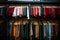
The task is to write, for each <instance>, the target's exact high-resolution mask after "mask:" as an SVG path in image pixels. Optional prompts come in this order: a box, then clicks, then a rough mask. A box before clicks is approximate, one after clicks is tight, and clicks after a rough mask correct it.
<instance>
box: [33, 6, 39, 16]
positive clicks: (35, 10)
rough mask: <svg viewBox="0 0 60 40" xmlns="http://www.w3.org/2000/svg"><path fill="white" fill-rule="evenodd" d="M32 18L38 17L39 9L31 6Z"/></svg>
mask: <svg viewBox="0 0 60 40" xmlns="http://www.w3.org/2000/svg"><path fill="white" fill-rule="evenodd" d="M33 16H35V17H37V16H39V7H38V6H33Z"/></svg>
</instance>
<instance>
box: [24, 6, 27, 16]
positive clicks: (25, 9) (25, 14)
mask: <svg viewBox="0 0 60 40" xmlns="http://www.w3.org/2000/svg"><path fill="white" fill-rule="evenodd" d="M23 16H25V17H27V7H24V8H23Z"/></svg>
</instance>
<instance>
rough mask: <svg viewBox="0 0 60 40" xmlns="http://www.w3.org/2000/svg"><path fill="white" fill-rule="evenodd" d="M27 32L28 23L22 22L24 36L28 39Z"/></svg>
mask: <svg viewBox="0 0 60 40" xmlns="http://www.w3.org/2000/svg"><path fill="white" fill-rule="evenodd" d="M28 32H29V30H28V24H27V23H26V24H24V37H25V38H26V39H28V35H29V34H28Z"/></svg>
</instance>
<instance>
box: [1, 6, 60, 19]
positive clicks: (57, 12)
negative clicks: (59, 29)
mask: <svg viewBox="0 0 60 40" xmlns="http://www.w3.org/2000/svg"><path fill="white" fill-rule="evenodd" d="M0 16H3V17H27V18H28V19H29V18H31V17H38V18H40V17H43V18H51V19H54V18H59V17H60V6H43V7H41V6H30V7H29V6H9V7H3V6H0Z"/></svg>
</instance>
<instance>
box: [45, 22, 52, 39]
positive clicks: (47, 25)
mask: <svg viewBox="0 0 60 40" xmlns="http://www.w3.org/2000/svg"><path fill="white" fill-rule="evenodd" d="M45 32H46V37H47V40H51V25H50V24H49V22H48V23H46V25H45Z"/></svg>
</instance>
